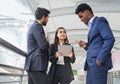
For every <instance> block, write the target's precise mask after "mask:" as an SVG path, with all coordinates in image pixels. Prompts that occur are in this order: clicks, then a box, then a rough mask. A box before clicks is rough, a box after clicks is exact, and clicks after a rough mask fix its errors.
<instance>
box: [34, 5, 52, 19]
mask: <svg viewBox="0 0 120 84" xmlns="http://www.w3.org/2000/svg"><path fill="white" fill-rule="evenodd" d="M49 14H50V11H49V10H47V9H45V8H40V7H38V8H37V9H36V11H35V18H36V19H37V20H40V19H41V18H42V16H45V17H47V16H48V15H49Z"/></svg>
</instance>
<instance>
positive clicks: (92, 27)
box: [88, 17, 98, 43]
mask: <svg viewBox="0 0 120 84" xmlns="http://www.w3.org/2000/svg"><path fill="white" fill-rule="evenodd" d="M97 18H98V17H95V18H94V20H93V22H92V25H91V28H90V30H89V33H88V43H89V42H90V40H91V32H92V30H93V29H94V28H95V24H96V21H97Z"/></svg>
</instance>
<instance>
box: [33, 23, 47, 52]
mask: <svg viewBox="0 0 120 84" xmlns="http://www.w3.org/2000/svg"><path fill="white" fill-rule="evenodd" d="M40 27H41V26H40V25H36V28H34V30H33V35H34V37H35V39H36V41H37V43H38V45H39V47H40V49H41V50H44V51H47V50H48V48H49V43H48V42H47V41H46V38H45V34H44V31H43V29H42V28H40Z"/></svg>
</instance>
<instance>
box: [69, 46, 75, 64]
mask: <svg viewBox="0 0 120 84" xmlns="http://www.w3.org/2000/svg"><path fill="white" fill-rule="evenodd" d="M72 52H73V57H72V58H70V62H71V63H74V62H75V59H76V58H75V53H74V49H73V48H72Z"/></svg>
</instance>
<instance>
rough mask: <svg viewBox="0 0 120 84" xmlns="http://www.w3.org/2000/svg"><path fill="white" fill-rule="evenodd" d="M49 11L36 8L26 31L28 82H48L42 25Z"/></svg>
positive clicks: (46, 51) (45, 39)
mask: <svg viewBox="0 0 120 84" xmlns="http://www.w3.org/2000/svg"><path fill="white" fill-rule="evenodd" d="M49 14H50V11H49V10H47V9H45V8H39V7H38V8H37V9H36V11H35V18H36V20H35V21H34V22H33V24H32V25H31V27H30V28H29V30H28V33H27V53H28V54H27V56H26V61H25V70H26V71H27V73H28V84H48V82H49V81H48V76H47V73H46V71H47V67H48V48H49V42H48V40H47V38H46V37H45V32H44V29H43V26H46V24H47V22H48V18H49Z"/></svg>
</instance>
